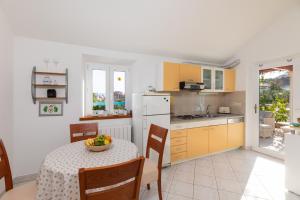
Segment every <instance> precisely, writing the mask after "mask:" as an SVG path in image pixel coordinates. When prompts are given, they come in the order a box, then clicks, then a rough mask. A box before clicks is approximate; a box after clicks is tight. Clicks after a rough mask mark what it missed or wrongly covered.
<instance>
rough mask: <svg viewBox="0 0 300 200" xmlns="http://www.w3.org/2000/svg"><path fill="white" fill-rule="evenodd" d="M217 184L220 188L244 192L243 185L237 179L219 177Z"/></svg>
mask: <svg viewBox="0 0 300 200" xmlns="http://www.w3.org/2000/svg"><path fill="white" fill-rule="evenodd" d="M217 185H218V189H219V190H224V191H227V192H235V193H239V194H242V189H241V186H240V184H239V182H238V181H236V180H229V179H219V178H217Z"/></svg>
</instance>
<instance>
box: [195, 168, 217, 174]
mask: <svg viewBox="0 0 300 200" xmlns="http://www.w3.org/2000/svg"><path fill="white" fill-rule="evenodd" d="M198 175H206V176H215V174H214V169H213V167H199V166H196V168H195V176H198Z"/></svg>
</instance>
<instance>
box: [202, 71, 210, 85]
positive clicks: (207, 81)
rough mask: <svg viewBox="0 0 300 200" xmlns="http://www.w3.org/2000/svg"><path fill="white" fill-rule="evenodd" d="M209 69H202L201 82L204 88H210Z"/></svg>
mask: <svg viewBox="0 0 300 200" xmlns="http://www.w3.org/2000/svg"><path fill="white" fill-rule="evenodd" d="M211 72H212V71H211V69H203V83H204V85H205V89H211Z"/></svg>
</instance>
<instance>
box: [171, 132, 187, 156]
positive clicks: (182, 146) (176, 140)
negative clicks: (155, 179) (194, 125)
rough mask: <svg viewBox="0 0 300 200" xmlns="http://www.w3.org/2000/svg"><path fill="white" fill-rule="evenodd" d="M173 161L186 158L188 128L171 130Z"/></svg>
mask: <svg viewBox="0 0 300 200" xmlns="http://www.w3.org/2000/svg"><path fill="white" fill-rule="evenodd" d="M170 138H171V162H175V161H178V160H184V159H186V151H187V129H181V130H176V131H171V136H170Z"/></svg>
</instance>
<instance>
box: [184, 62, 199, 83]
mask: <svg viewBox="0 0 300 200" xmlns="http://www.w3.org/2000/svg"><path fill="white" fill-rule="evenodd" d="M179 69H180V70H179V72H180V76H179V77H180V81H187V82H201V67H200V65H195V64H180V68H179Z"/></svg>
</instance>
